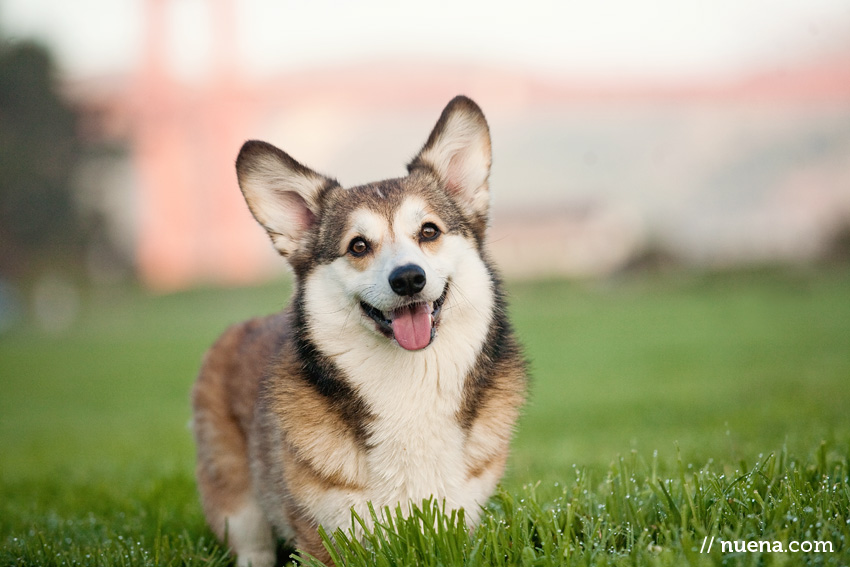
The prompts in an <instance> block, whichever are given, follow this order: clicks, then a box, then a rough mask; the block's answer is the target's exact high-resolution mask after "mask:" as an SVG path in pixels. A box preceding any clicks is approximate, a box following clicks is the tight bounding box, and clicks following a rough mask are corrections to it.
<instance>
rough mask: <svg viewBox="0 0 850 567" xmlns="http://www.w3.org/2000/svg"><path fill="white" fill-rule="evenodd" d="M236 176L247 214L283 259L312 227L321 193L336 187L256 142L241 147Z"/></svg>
mask: <svg viewBox="0 0 850 567" xmlns="http://www.w3.org/2000/svg"><path fill="white" fill-rule="evenodd" d="M236 175H237V177H238V179H239V188H240V189H242V194H243V195H244V196H245V201H246V202H247V203H248V208H249V209H250V210H251V214H253V215H254V218H255V219H257V222H258V223H260V225H262V227H263V228H265V229H266V232H268V233H269V236H270V237H271V239H272V243H273V244H274V247H275V248H276V249H277V251H278V252H280V253H281V254H282V255H283V256H289V255H290V254H292V253H293V252H294V251H295V250H297V249H298V247H299V245H300V243H301V239H302V237H303V236H304V234H305V233H306V231H307V230H309V229H310V228H311V227H312V226H313V225H314V224H315V223H316V219H317V217H318V215H319V209H320V199H321V195H322V193H323V192H324V191H325V190H326V189H329V188H330V187H333V186H336V185H337V183H336V181H334V180H332V179H328V178H327V177H324V176H323V175H319V174H318V173H316V172H315V171H313V170H311V169H309V168H307V167H304V166H303V165H301V164H300V163H298V162H297V161H295V160H294V159H292V158H291V157H289V155H288V154H286V153H285V152H284V151H282V150H279V149H278V148H276V147H274V146H273V145H271V144H267V143H266V142H260V141H257V140H251V141H249V142H245V144H244V145H243V146H242V149H241V150H240V151H239V157H238V158H236Z"/></svg>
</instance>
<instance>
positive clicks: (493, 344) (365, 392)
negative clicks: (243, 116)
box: [192, 96, 527, 567]
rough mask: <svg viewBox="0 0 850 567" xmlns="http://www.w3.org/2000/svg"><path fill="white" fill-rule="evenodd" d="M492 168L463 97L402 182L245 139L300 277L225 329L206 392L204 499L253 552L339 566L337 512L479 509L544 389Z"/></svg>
mask: <svg viewBox="0 0 850 567" xmlns="http://www.w3.org/2000/svg"><path fill="white" fill-rule="evenodd" d="M490 163H491V149H490V132H489V128H488V125H487V121H486V119H485V118H484V114H483V113H482V111H481V109H480V108H479V107H478V105H476V104H475V103H474V102H473V101H472V100H470V99H469V98H466V97H463V96H458V97H456V98H455V99H453V100H452V101H451V102H450V103H449V104H448V106H446V108H445V109H444V110H443V113H442V115H441V116H440V118H439V120H438V121H437V124H436V126H435V127H434V128H433V130H432V131H431V134H430V136H428V139H427V142H426V143H425V145H424V147H423V148H422V149H421V151H420V152H419V153H418V154H417V155H416V157H415V158H413V160H412V161H411V162H410V164H409V165H408V166H407V170H408V175H407V176H405V177H402V178H398V179H389V180H385V181H378V182H375V183H369V184H367V185H362V186H357V187H352V188H343V187H341V186H340V184H339V183H338V182H337V181H336V180H334V179H332V178H329V177H325V176H323V175H320V174H319V173H316V172H315V171H313V170H311V169H309V168H307V167H305V166H304V165H302V164H301V163H299V162H297V161H296V160H294V159H293V158H292V157H290V156H289V155H288V154H286V153H284V152H283V151H281V150H279V149H278V148H276V147H274V146H272V145H271V144H268V143H265V142H260V141H249V142H246V143H245V144H244V146H243V147H242V149H241V151H240V153H239V157H238V158H237V161H236V171H237V176H238V181H239V187H240V189H241V190H242V193H243V195H244V197H245V201H246V202H247V205H248V208H249V209H250V211H251V213H252V214H253V216H254V218H255V219H256V220H257V222H258V223H259V224H260V225H261V226H262V227H263V228H264V229H265V230H266V232H267V233H268V235H269V237H270V238H271V241H272V244H273V246H274V247H275V249H276V250H277V252H278V253H280V255H281V256H283V257H284V258H285V259H286V261H287V262H288V263H289V266H290V267H291V269H292V271H293V273H294V281H295V284H294V293H293V297H292V300H291V302H290V304H289V306H288V307H287V308H286V309H284V310H283V311H282V312H280V313H277V314H274V315H270V316H268V317H264V318H257V319H252V320H249V321H247V322H244V323H241V324H238V325H235V326H232V327H230V328H229V329H227V330H226V331H225V332H224V334H223V335H222V336H221V337H220V338H219V339H218V341H217V342H216V343H215V344H214V345H213V347H212V348H211V349H210V350H209V351H208V352H207V354H206V356H205V358H204V361H203V364H202V367H201V370H200V373H199V376H198V378H197V381H196V383H195V386H194V388H193V392H192V404H193V410H194V418H193V429H194V435H195V440H196V444H197V480H198V488H199V492H200V497H201V503H202V506H203V509H204V513H205V516H206V519H207V522H208V523H209V525H210V527H211V529H212V530H213V532H214V533H215V534H216V535H217V536H218V537H219V538H221V539H222V541H225V540H226V541H225V544H226V545H228V546H229V548H230V550H231V551H232V552H233V553H234V554H235V555H236V557H237V562H238V564H239V565H240V566H248V565H253V567H268V566H271V565H274V563H275V559H276V544H277V539H278V538H283V539H285V540H287V541H288V542H289V544H290V545H292V546H294V547H295V548H297V549H299V550H301V551H303V552H306V553H309V554H311V555H313V556H315V557H317V558H319V559H321V560H323V561H326V562H328V561H330V555H329V554H328V552H327V550H326V549H325V547H324V546H323V544H322V541H321V539H320V537H319V535H318V532H317V528H318V526H320V525H321V526H324V528H325V529H326V530H327V531H328V533H333V531H334V530H336V529H338V528H341V529H343V530H344V531H346V532H347V533H348V530H351V529H355V528H356V527H357V526H352V515H351V511H352V509H353V510H354V511H356V512H357V513H358V514H359V515H360V517H361V518H364V519H367V520H368V518H369V513H368V504H367V503H370V502H371V504H372V505H373V506H374V508H375V510H382V509H384V507H389V508H390V509H395V508H396V507H397V506H399V505H401V507H402V509H403V510H404V509H408V510H409V506H410V505H411V504H417V505H420V504H422V502H423V500H424V499H428V498H433V499H436V500H437V501H438V502H443V503H445V506H446V508H447V509H461V508H462V509H463V510H464V513H465V518H466V520H467V523H468V525H469V527H470V528H471V527H473V526H474V525H475V524H476V523H477V521H478V519H479V517H480V514H481V512H482V510H483V508H482V507H483V506H484V505H485V504H486V502H487V500H488V498H489V497H490V496H491V495H492V493H493V491H494V489H495V487H496V484H497V483H498V481H499V479H500V478H501V476H502V474H503V471H504V468H505V462H506V460H507V457H508V450H509V443H510V440H511V437H512V434H513V430H514V428H515V424H516V422H517V419H518V416H519V413H520V410H521V407H522V405H523V403H524V400H525V395H526V387H527V372H526V363H525V359H524V358H523V355H522V352H521V348H520V346H519V344H518V342H517V341H516V339H515V337H514V334H513V331H512V328H511V325H510V323H509V321H508V318H507V314H506V308H505V298H504V294H503V291H502V284H501V281H500V279H499V276H498V274H497V272H496V270H495V269H494V267H493V265H492V263H491V261H490V259H489V257H488V253H487V249H486V231H487V224H488V211H489V206H490V191H489V184H488V179H489V175H490ZM352 533H353V532H352Z"/></svg>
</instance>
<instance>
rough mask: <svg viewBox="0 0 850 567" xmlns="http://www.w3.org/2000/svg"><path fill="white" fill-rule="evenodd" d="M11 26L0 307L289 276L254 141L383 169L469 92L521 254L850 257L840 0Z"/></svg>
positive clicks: (400, 160)
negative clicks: (263, 202)
mask: <svg viewBox="0 0 850 567" xmlns="http://www.w3.org/2000/svg"><path fill="white" fill-rule="evenodd" d="M0 33H2V38H3V40H2V47H0V73H2V75H0V308H2V315H0V317H2V319H0V327H8V326H10V325H12V324H13V321H14V320H16V318H20V317H21V316H23V315H22V314H25V313H28V312H31V311H32V310H33V309H34V310H35V311H36V312H37V311H38V310H39V309H40V310H41V311H45V312H46V313H47V314H48V315H46V317H47V319H50V320H52V322H50V321H49V322H47V323H46V324H47V325H55V326H60V327H61V326H62V325H64V324H67V323H68V322H69V321H71V320H72V319H73V311H74V307H73V303H74V300H73V297H74V294H75V292H74V286H75V285H78V283H74V282H80V281H84V282H88V283H94V284H95V285H110V284H116V283H121V282H125V283H126V282H127V281H132V280H138V281H140V282H142V284H143V285H144V286H145V287H147V288H148V289H151V290H155V291H175V290H181V289H186V288H189V287H192V286H196V285H198V284H204V285H209V284H214V285H219V284H225V285H234V284H251V283H256V282H261V281H265V280H268V279H269V278H272V277H276V276H278V275H279V274H280V273H281V271H282V270H283V262H281V261H280V260H278V259H276V258H275V256H274V254H273V252H272V249H271V246H270V245H269V243H268V241H267V239H266V237H265V235H264V233H262V231H261V230H260V228H259V227H258V226H256V225H255V223H254V221H253V219H252V218H251V217H250V215H249V214H248V211H247V208H246V207H245V206H244V204H243V202H242V198H241V195H240V193H239V190H238V187H237V185H236V179H235V174H234V168H233V162H234V158H235V156H236V154H237V152H238V150H239V147H240V145H241V143H242V142H243V141H244V140H246V139H251V138H261V139H265V140H268V141H270V142H272V143H274V144H276V145H278V146H280V147H282V148H283V149H285V150H286V151H287V152H289V153H290V154H292V155H293V156H294V157H295V158H296V159H299V160H300V161H302V162H304V163H306V164H307V165H309V166H311V167H313V168H314V169H317V170H319V171H321V172H324V173H327V174H329V175H331V176H335V177H337V178H338V179H339V180H340V181H341V182H342V183H343V184H344V185H354V184H358V183H361V182H366V181H370V180H375V179H379V178H386V177H394V176H398V175H402V174H403V173H404V168H403V166H404V164H405V163H406V161H407V160H409V159H410V157H411V156H413V155H414V154H415V152H416V151H417V150H418V149H419V147H420V146H421V144H422V143H423V142H424V140H425V138H426V136H427V134H428V133H429V131H430V128H431V127H432V126H433V123H434V122H435V121H436V119H437V117H438V116H439V112H440V111H441V109H442V107H443V106H444V105H445V104H446V102H448V100H450V99H451V98H452V97H453V96H454V95H456V94H459V93H463V94H466V95H468V96H470V97H472V98H473V99H474V100H476V101H477V102H478V103H479V104H480V105H481V107H482V108H483V109H484V111H485V113H486V114H487V117H488V119H489V121H490V123H491V129H492V137H493V153H494V161H493V164H494V165H493V173H492V183H491V187H492V190H493V210H494V222H493V227H492V238H491V239H492V243H493V250H494V255H495V256H496V259H497V261H498V263H499V264H500V265H501V266H502V268H503V270H504V271H505V272H506V273H507V275H508V276H509V277H540V276H566V277H573V278H581V279H586V278H605V277H608V276H610V275H612V274H617V273H619V272H621V271H623V270H629V269H634V268H640V267H646V266H652V267H659V266H661V267H664V266H675V265H685V266H694V265H696V266H710V267H718V266H730V265H741V264H752V263H757V264H765V263H812V262H819V261H824V260H826V261H830V260H831V259H834V258H835V257H844V258H846V257H847V256H848V255H850V228H848V227H850V4H848V3H847V2H846V1H844V0H798V1H782V2H776V1H773V0H746V1H740V0H718V1H715V2H711V3H699V2H690V1H688V2H680V1H674V0H646V1H642V2H632V1H630V0H611V1H609V2H604V3H599V2H546V1H537V0H535V1H530V2H524V3H523V4H522V5H521V6H520V5H516V4H507V3H492V2H483V1H481V2H464V3H460V4H456V3H452V2H431V3H428V4H427V5H422V4H420V3H397V2H391V1H388V0H387V1H382V0H372V1H369V2H358V3H338V2H332V1H328V0H319V1H315V2H275V1H273V0H246V1H241V2H237V1H235V0H215V1H212V0H128V1H125V2H111V1H109V0H79V1H77V2H73V3H66V2H56V1H51V0H2V1H0ZM30 291H32V294H34V296H36V297H42V300H41V302H40V304H42V307H40V308H39V307H37V306H36V307H32V301H31V299H30V296H31V295H32V294H30ZM35 303H36V304H39V301H35ZM63 306H64V307H63ZM66 311H67V313H66Z"/></svg>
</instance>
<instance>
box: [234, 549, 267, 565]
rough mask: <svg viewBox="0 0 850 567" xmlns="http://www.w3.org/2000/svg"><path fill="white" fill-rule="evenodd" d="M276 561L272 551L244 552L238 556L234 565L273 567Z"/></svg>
mask: <svg viewBox="0 0 850 567" xmlns="http://www.w3.org/2000/svg"><path fill="white" fill-rule="evenodd" d="M276 559H277V558H276V557H275V554H274V552H273V551H246V552H244V553H240V554H239V557H238V559H237V561H236V564H237V565H239V567H274V565H275V561H276Z"/></svg>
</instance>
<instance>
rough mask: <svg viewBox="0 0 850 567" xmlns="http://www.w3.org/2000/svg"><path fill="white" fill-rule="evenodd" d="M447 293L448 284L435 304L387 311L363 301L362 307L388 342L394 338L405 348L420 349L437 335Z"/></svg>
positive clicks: (412, 305)
mask: <svg viewBox="0 0 850 567" xmlns="http://www.w3.org/2000/svg"><path fill="white" fill-rule="evenodd" d="M448 291H449V286H448V284H446V287H445V288H443V293H442V295H440V297H439V298H437V300H436V301H434V302H433V303H431V302H427V301H416V302H413V303H409V304H407V305H404V306H402V307H399V308H397V309H393V310H392V311H388V312H385V311H381V310H380V309H378V308H377V307H375V306H373V305H369V304H368V303H366V302H365V301H361V302H360V308H361V309H362V310H363V313H365V314H366V315H368V316H369V318H370V319H372V320H373V321H374V322H375V325H376V326H377V328H378V331H379V332H380V333H382V334H383V335H384V336H386V337H387V338H388V339H395V340H396V342H398V344H399V346H401V347H402V348H403V349H406V350H421V349H423V348H425V347H426V346H428V345H430V344H431V341H433V340H434V337H435V336H437V325H438V324H439V322H440V313H441V312H442V309H443V303H445V301H446V294H447V293H448Z"/></svg>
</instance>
